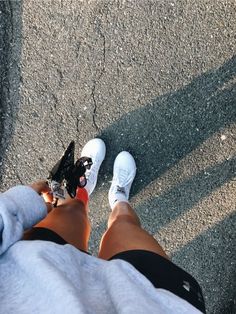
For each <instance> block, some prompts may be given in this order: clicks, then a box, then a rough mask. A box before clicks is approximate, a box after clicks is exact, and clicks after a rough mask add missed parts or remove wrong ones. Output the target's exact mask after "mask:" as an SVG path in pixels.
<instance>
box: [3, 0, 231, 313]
mask: <svg viewBox="0 0 236 314" xmlns="http://www.w3.org/2000/svg"><path fill="white" fill-rule="evenodd" d="M235 21H236V4H235V1H234V0H231V1H227V0H222V1H210V0H209V1H207V0H199V1H193V0H186V1H184V0H179V1H177V0H172V1H168V0H167V1H164V0H163V1H161V0H160V1H145V0H139V1H138V0H137V1H122V0H120V1H118V0H117V1H98V0H97V1H95V0H94V1H89V0H87V1H79V0H70V1H69V0H68V1H63V0H55V1H52V0H51V1H49V0H47V1H46V0H45V1H42V0H37V1H33V0H27V1H7V0H6V1H0V75H1V77H0V105H1V106H0V110H1V117H0V132H1V156H0V168H1V191H3V190H5V189H6V188H8V187H10V186H12V185H15V184H18V183H23V184H27V183H29V182H32V181H34V180H36V179H39V178H46V177H47V175H48V170H49V169H50V168H51V167H52V166H53V165H54V163H55V161H56V160H57V159H58V158H59V157H60V156H61V154H62V153H63V151H64V148H65V147H66V146H67V145H68V144H69V142H70V140H72V139H74V140H75V141H76V143H77V147H76V149H77V153H78V154H79V151H80V150H81V148H82V147H83V145H84V144H85V143H86V141H87V140H89V139H91V138H93V137H95V136H100V137H102V138H103V139H104V140H105V142H106V144H107V157H106V160H105V162H104V163H103V166H102V169H101V175H100V179H99V181H98V186H97V189H96V191H95V192H94V194H93V195H92V197H91V210H90V214H91V223H92V227H93V232H92V235H91V241H90V251H91V252H92V254H94V255H96V254H97V250H98V246H99V239H100V237H101V235H102V233H103V232H104V230H105V228H106V221H107V217H108V214H109V207H108V199H107V192H108V189H109V184H110V183H109V181H110V180H111V175H112V163H113V161H114V158H115V155H116V154H117V153H118V152H119V151H121V150H124V149H125V150H129V151H130V152H131V153H133V155H134V157H135V159H136V161H137V165H138V173H137V178H136V181H135V183H134V186H133V189H132V195H131V196H132V198H131V202H132V204H133V206H134V207H135V208H136V210H137V212H138V214H139V215H140V217H141V220H142V224H143V226H144V227H145V228H146V229H147V230H148V231H149V232H151V233H152V234H153V235H154V236H155V238H156V239H158V240H159V241H160V243H161V244H162V245H163V247H164V248H165V249H166V251H167V252H168V253H169V254H170V256H171V257H172V259H173V261H174V262H176V263H177V264H178V265H180V266H181V267H183V268H184V269H186V270H187V271H189V272H190V273H191V274H192V275H193V276H195V277H196V279H197V280H198V281H199V283H200V284H201V286H202V288H203V292H204V295H205V300H206V306H207V310H208V313H227V314H228V313H235V311H236V307H235V293H236V270H235V269H236V268H235V266H236V265H235V261H236V249H235V247H236V245H235V244H236V228H235V226H236V215H235V207H236V205H235V204H236V203H235V200H236V193H235V192H236V189H235V188H236V183H235V174H236V159H235V153H236V124H235V122H236V101H235V99H236V97H235V96H236V87H235V83H236V76H235V74H236V57H235V53H236V35H235V34H236V23H235Z"/></svg>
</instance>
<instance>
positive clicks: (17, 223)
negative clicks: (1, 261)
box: [0, 185, 47, 255]
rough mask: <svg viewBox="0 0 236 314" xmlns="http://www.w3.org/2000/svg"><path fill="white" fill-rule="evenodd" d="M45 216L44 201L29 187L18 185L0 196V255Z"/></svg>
mask: <svg viewBox="0 0 236 314" xmlns="http://www.w3.org/2000/svg"><path fill="white" fill-rule="evenodd" d="M46 215H47V207H46V204H45V202H44V199H43V198H42V197H41V196H39V195H38V193H36V192H35V191H34V190H33V189H32V188H31V187H28V186H23V185H22V186H21V185H19V186H15V187H13V188H11V189H9V190H8V191H6V192H4V193H2V194H0V255H1V254H3V253H4V252H5V251H6V250H7V249H8V248H9V246H11V245H12V244H14V243H15V242H17V241H19V240H20V239H21V238H22V236H23V232H24V230H26V229H29V228H30V227H32V226H33V225H35V224H36V223H37V222H39V221H40V220H42V219H43V218H44V217H45V216H46Z"/></svg>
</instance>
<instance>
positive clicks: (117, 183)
mask: <svg viewBox="0 0 236 314" xmlns="http://www.w3.org/2000/svg"><path fill="white" fill-rule="evenodd" d="M135 175H136V164H135V160H134V158H133V156H132V155H131V154H130V153H128V152H126V151H123V152H121V153H119V155H118V156H117V157H116V159H115V162H114V167H113V178H112V183H111V187H110V190H109V195H108V199H109V204H110V206H111V209H113V208H114V207H115V205H116V203H117V202H128V200H129V193H130V189H131V185H132V183H133V181H134V178H135Z"/></svg>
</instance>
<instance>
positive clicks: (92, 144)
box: [81, 138, 106, 195]
mask: <svg viewBox="0 0 236 314" xmlns="http://www.w3.org/2000/svg"><path fill="white" fill-rule="evenodd" d="M105 155H106V145H105V143H104V142H103V140H101V139H100V138H94V139H92V140H90V141H89V142H88V143H87V144H85V146H84V148H83V149H82V152H81V157H90V158H91V159H92V162H93V164H92V166H91V168H90V169H89V170H86V173H85V175H86V178H87V184H86V186H85V189H86V190H87V192H88V194H89V195H90V194H91V193H92V192H93V190H94V189H95V186H96V184H97V178H98V171H99V168H100V166H101V164H102V162H103V160H104V158H105Z"/></svg>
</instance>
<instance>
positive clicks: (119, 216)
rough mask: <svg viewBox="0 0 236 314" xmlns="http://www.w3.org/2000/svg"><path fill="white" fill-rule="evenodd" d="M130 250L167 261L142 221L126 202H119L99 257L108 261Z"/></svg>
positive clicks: (111, 217)
mask: <svg viewBox="0 0 236 314" xmlns="http://www.w3.org/2000/svg"><path fill="white" fill-rule="evenodd" d="M128 250H146V251H151V252H154V253H157V254H159V255H161V256H163V257H165V258H167V259H169V257H168V256H167V255H166V253H165V252H164V250H163V249H162V247H161V246H160V245H159V244H158V242H157V241H156V240H155V239H154V238H153V237H152V236H151V235H150V234H149V233H148V232H147V231H145V230H144V229H142V227H141V224H140V220H139V218H138V216H137V214H136V213H135V211H134V210H133V209H132V207H131V206H130V205H129V204H128V203H126V202H118V203H117V205H116V206H115V208H114V209H113V211H112V212H111V214H110V217H109V220H108V229H107V231H106V232H105V234H104V235H103V237H102V240H101V243H100V250H99V257H100V258H103V259H105V260H108V259H109V258H111V257H112V256H114V255H115V254H118V253H120V252H124V251H128Z"/></svg>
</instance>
